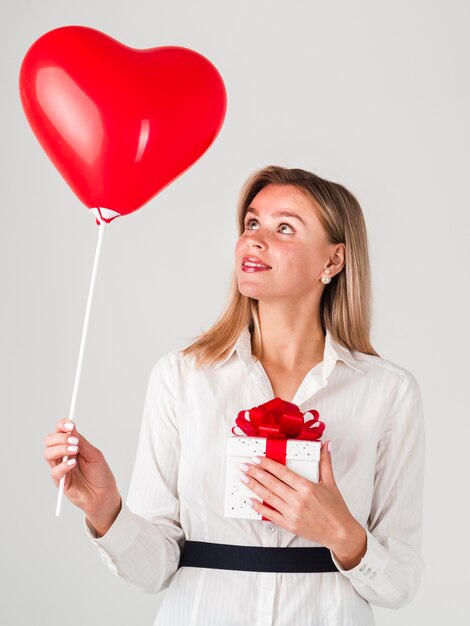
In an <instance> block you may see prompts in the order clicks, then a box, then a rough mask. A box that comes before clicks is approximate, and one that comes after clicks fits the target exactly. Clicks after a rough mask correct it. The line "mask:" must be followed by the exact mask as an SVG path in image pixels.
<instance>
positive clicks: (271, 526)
mask: <svg viewBox="0 0 470 626" xmlns="http://www.w3.org/2000/svg"><path fill="white" fill-rule="evenodd" d="M275 531H276V527H275V526H274V524H266V532H267V533H269V534H271V533H273V532H275Z"/></svg>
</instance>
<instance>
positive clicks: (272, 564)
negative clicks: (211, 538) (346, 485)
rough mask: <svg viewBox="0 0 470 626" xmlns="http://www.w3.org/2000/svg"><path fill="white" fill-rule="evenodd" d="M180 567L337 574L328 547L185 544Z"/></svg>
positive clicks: (187, 542)
mask: <svg viewBox="0 0 470 626" xmlns="http://www.w3.org/2000/svg"><path fill="white" fill-rule="evenodd" d="M179 567H210V568H213V569H231V570H244V571H248V572H337V571H338V568H337V567H336V565H335V564H334V562H333V559H332V558H331V554H330V551H329V549H328V548H271V547H269V548H265V547H259V546H233V545H230V544H225V543H209V542H206V541H186V543H185V544H184V546H183V549H182V552H181V558H180V562H179V565H178V568H179Z"/></svg>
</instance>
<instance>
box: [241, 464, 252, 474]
mask: <svg viewBox="0 0 470 626" xmlns="http://www.w3.org/2000/svg"><path fill="white" fill-rule="evenodd" d="M240 469H241V470H243V471H244V472H247V471H248V470H249V469H250V468H249V467H248V465H247V464H246V463H240Z"/></svg>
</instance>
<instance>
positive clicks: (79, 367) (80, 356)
mask: <svg viewBox="0 0 470 626" xmlns="http://www.w3.org/2000/svg"><path fill="white" fill-rule="evenodd" d="M105 224H106V222H104V221H103V222H100V225H99V228H98V243H97V245H96V252H95V261H94V263H93V271H92V273H91V282H90V289H89V291H88V301H87V305H86V311H85V319H84V322H83V330H82V340H81V342H80V351H79V354H78V364H77V370H76V372H75V382H74V385H73V392H72V402H71V405H70V412H69V415H68V419H69V420H71V421H73V419H74V414H75V405H76V401H77V392H78V385H79V383H80V374H81V371H82V362H83V353H84V351H85V343H86V337H87V332H88V320H89V319H90V309H91V302H92V300H93V291H94V289H95V280H96V271H97V269H98V260H99V258H100V250H101V242H102V241H103V233H104V229H105ZM71 432H72V431H70V432H69V434H70V433H71ZM68 458H69V457H68V456H64V458H63V459H62V462H63V463H65V461H67V460H68ZM64 482H65V474H64V476H62V478H61V479H60V483H59V491H58V494H57V507H56V511H55V514H56V516H57V517H59V516H60V510H61V507H62V498H63V494H64Z"/></svg>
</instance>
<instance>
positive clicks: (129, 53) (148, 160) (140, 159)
mask: <svg viewBox="0 0 470 626" xmlns="http://www.w3.org/2000/svg"><path fill="white" fill-rule="evenodd" d="M19 84H20V95H21V102H22V105H23V108H24V111H25V114H26V118H27V119H28V122H29V124H30V126H31V128H32V129H33V132H34V134H35V135H36V137H37V139H38V141H39V143H40V144H41V146H42V147H43V149H44V150H45V152H46V153H47V155H48V157H49V158H50V159H51V161H52V162H53V164H54V165H55V167H56V168H57V169H58V170H59V172H60V174H61V175H62V176H63V178H64V179H65V180H66V182H67V183H68V185H69V186H70V187H71V189H72V190H73V191H74V193H75V194H76V195H77V196H78V197H79V199H80V200H81V201H82V202H83V203H84V204H85V205H86V206H87V207H88V208H89V209H91V210H93V212H95V215H97V217H98V213H99V217H100V218H101V219H102V220H103V221H106V222H110V221H112V220H113V219H115V218H116V217H118V216H120V215H127V214H128V213H131V212H132V211H135V210H137V209H138V208H140V207H141V206H142V205H143V204H144V203H145V202H147V201H148V200H150V198H152V197H153V196H154V195H155V194H156V193H158V192H159V191H160V190H161V189H163V188H164V187H165V186H166V185H168V184H169V183H170V182H171V181H172V180H174V179H175V178H176V177H177V176H179V175H180V174H182V173H183V172H184V171H185V170H186V169H188V167H190V166H191V165H192V164H193V163H194V162H195V161H196V160H197V159H198V158H199V157H200V156H201V155H202V154H203V153H204V152H205V151H206V150H207V148H208V147H209V146H210V145H211V144H212V142H213V141H214V139H215V138H216V136H217V134H218V132H219V130H220V128H221V127H222V124H223V121H224V118H225V111H226V92H225V87H224V83H223V80H222V78H221V76H220V74H219V72H218V71H217V69H216V68H215V67H214V65H212V63H210V61H208V60H207V59H206V58H205V57H204V56H202V55H201V54H199V53H198V52H194V51H193V50H190V49H188V48H182V47H176V46H164V47H160V48H149V49H143V50H140V49H135V48H129V47H128V46H124V45H123V44H121V43H120V42H118V41H116V40H115V39H112V38H111V37H109V36H108V35H105V34H104V33H101V32H100V31H98V30H95V29H93V28H88V27H84V26H63V27H61V28H56V29H54V30H52V31H49V32H48V33H46V34H45V35H43V36H42V37H40V38H39V39H38V40H37V41H35V42H34V44H33V45H32V46H31V47H30V49H29V50H28V52H27V53H26V55H25V57H24V60H23V63H22V65H21V70H20V78H19Z"/></svg>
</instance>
